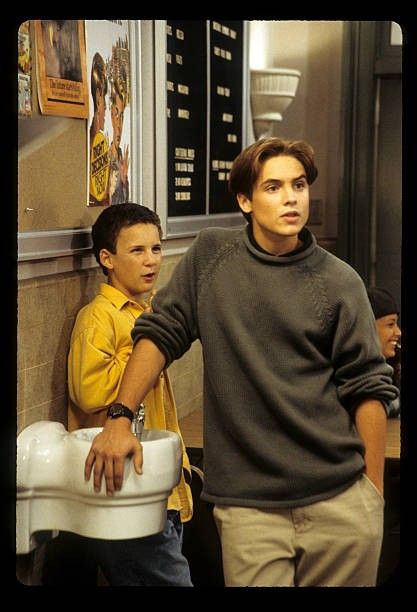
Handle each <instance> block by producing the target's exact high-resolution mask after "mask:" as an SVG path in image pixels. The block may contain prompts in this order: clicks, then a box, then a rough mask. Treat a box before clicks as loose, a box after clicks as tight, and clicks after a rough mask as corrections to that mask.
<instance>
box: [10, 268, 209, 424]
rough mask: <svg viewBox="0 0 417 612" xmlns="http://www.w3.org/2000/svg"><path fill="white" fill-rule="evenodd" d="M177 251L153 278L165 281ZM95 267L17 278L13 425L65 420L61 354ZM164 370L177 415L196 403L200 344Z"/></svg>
mask: <svg viewBox="0 0 417 612" xmlns="http://www.w3.org/2000/svg"><path fill="white" fill-rule="evenodd" d="M178 259H179V256H173V257H169V258H166V259H165V260H164V263H163V265H162V269H161V274H160V277H159V279H158V285H157V286H158V287H160V286H161V285H163V284H165V282H166V281H167V280H168V278H169V277H170V276H171V274H172V271H173V270H174V268H175V265H176V263H177V262H178ZM104 280H105V279H104V276H103V274H102V272H101V270H99V269H98V268H93V269H90V270H84V271H78V272H70V273H65V274H59V275H51V276H46V277H43V278H38V279H31V280H23V281H20V283H19V287H18V336H17V360H18V363H17V371H18V380H17V383H18V384H17V427H18V431H19V432H20V431H21V430H22V429H23V428H24V427H27V426H28V425H30V424H31V423H34V422H35V421H39V420H50V421H60V422H62V423H64V425H66V410H67V389H66V359H67V354H68V349H69V339H70V335H71V330H72V327H73V325H74V320H75V316H76V314H77V312H78V310H79V309H80V308H81V307H82V306H83V305H84V304H86V303H87V302H89V301H90V300H91V299H92V298H93V297H94V295H95V294H96V293H97V289H98V286H99V284H100V283H101V282H103V281H104ZM169 372H170V374H171V380H172V382H173V387H174V392H175V397H176V400H177V408H178V414H179V417H180V418H181V417H183V416H186V415H187V414H189V413H190V412H192V411H193V410H196V409H197V408H201V405H202V404H201V397H202V393H201V389H202V380H201V372H202V365H201V349H200V345H199V343H194V345H193V346H192V347H191V349H190V350H189V351H188V353H186V354H185V355H184V356H183V357H182V358H181V359H180V360H178V361H177V362H176V363H174V364H173V365H172V366H171V367H170V369H169Z"/></svg>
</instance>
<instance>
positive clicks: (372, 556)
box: [85, 137, 398, 586]
mask: <svg viewBox="0 0 417 612" xmlns="http://www.w3.org/2000/svg"><path fill="white" fill-rule="evenodd" d="M316 177H317V167H316V165H315V162H314V155H313V150H312V148H311V146H310V145H309V144H308V143H305V142H303V141H287V140H282V139H280V138H275V137H274V138H266V139H260V140H258V141H257V142H255V143H253V144H252V145H250V146H249V147H247V148H246V149H245V150H244V151H242V152H241V153H240V154H239V155H238V156H237V158H236V159H235V161H234V163H233V166H232V169H231V172H230V179H229V186H230V189H231V191H232V193H233V194H234V195H235V197H236V199H237V203H238V205H239V207H240V209H241V211H242V212H243V214H244V216H245V218H246V219H247V221H248V223H247V226H246V227H245V228H243V229H241V228H237V229H223V228H206V229H203V230H202V231H201V232H200V233H199V235H198V236H197V238H196V240H195V241H194V243H193V244H192V246H191V247H190V248H189V249H188V251H187V252H186V253H185V255H184V256H183V257H182V259H181V260H180V262H179V263H178V265H177V267H176V269H175V271H174V274H173V276H172V277H171V280H170V281H169V282H168V283H167V285H165V286H164V287H163V288H162V289H161V290H160V291H159V292H158V294H157V295H156V296H155V298H154V300H153V303H152V312H146V313H144V314H143V315H142V316H141V317H140V318H139V319H137V320H136V323H135V326H134V329H133V331H132V338H133V341H134V349H133V351H132V354H131V356H130V358H129V362H128V364H127V367H126V370H125V373H124V376H123V380H122V383H121V385H120V389H119V392H118V394H117V400H116V401H118V402H122V403H123V404H125V405H126V406H128V407H129V408H130V409H133V408H134V407H135V406H137V405H138V403H140V402H141V401H142V399H143V398H144V397H145V396H146V393H147V392H148V391H149V389H150V388H151V387H152V385H154V383H155V380H157V379H158V376H159V373H160V372H161V371H162V370H163V369H164V368H166V367H167V366H168V365H169V364H170V363H172V362H173V361H174V360H175V359H178V358H179V357H181V355H183V354H184V353H185V352H186V351H187V350H188V349H189V348H190V346H191V343H192V342H193V341H194V340H195V339H197V338H198V339H200V341H201V344H202V348H203V355H204V400H203V408H204V485H203V491H202V495H201V497H202V499H203V500H206V501H208V502H211V503H214V504H215V507H214V518H215V521H216V524H217V528H218V531H219V534H220V539H221V544H222V556H223V570H224V576H225V584H226V586H365V585H366V586H371V585H374V584H375V581H376V574H377V568H378V560H379V555H380V550H381V540H382V533H383V508H384V498H383V473H384V458H385V435H386V419H387V416H386V408H385V406H386V404H387V403H389V402H390V401H392V400H393V399H394V398H395V397H396V396H397V394H398V391H397V389H396V387H395V386H394V385H393V384H392V380H391V374H392V368H391V367H390V366H389V365H388V364H387V363H386V362H385V359H384V357H383V355H382V354H381V351H380V348H379V344H378V338H377V335H376V330H375V321H374V316H373V313H372V310H371V307H370V304H369V300H368V297H367V294H366V289H365V286H364V284H363V282H362V280H361V278H360V277H359V275H358V274H357V272H356V271H355V270H353V269H352V268H351V267H350V266H349V265H348V264H347V263H345V262H343V261H341V260H340V259H338V258H337V257H335V256H334V255H332V254H331V253H329V252H327V251H325V250H324V249H323V248H321V247H319V246H318V245H317V242H316V239H315V237H314V235H313V234H312V233H311V232H310V230H309V229H308V228H307V227H306V223H307V219H308V214H309V186H310V185H311V184H312V183H313V182H314V180H315V179H316ZM143 362H146V363H147V368H146V371H145V370H144V368H143V367H142V366H141V364H142V363H143ZM129 425H130V424H129V422H128V421H126V419H125V420H124V421H123V422H122V421H121V420H117V421H112V419H107V420H106V422H105V424H104V429H103V431H102V432H101V433H99V434H98V435H97V436H96V437H95V439H94V440H93V443H92V445H91V449H90V452H89V454H88V456H87V459H86V463H85V474H86V478H87V479H89V478H90V477H91V475H92V474H93V479H94V486H95V489H96V490H97V491H98V490H99V489H100V487H101V483H102V477H103V474H105V475H106V488H107V493H108V494H109V495H111V494H112V493H113V491H114V490H118V489H120V487H121V485H122V482H123V469H124V463H123V462H124V459H125V457H126V456H132V458H133V462H134V466H135V469H136V470H137V471H138V470H139V468H140V465H141V461H142V449H141V446H140V444H139V443H138V441H137V440H133V439H132V437H131V434H130V431H129ZM109 469H111V470H112V476H113V477H109Z"/></svg>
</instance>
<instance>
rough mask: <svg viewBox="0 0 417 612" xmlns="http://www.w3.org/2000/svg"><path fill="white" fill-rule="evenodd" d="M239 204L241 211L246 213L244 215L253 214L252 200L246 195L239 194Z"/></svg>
mask: <svg viewBox="0 0 417 612" xmlns="http://www.w3.org/2000/svg"><path fill="white" fill-rule="evenodd" d="M236 198H237V202H238V204H239V206H240V209H241V210H242V211H243V212H244V213H251V212H252V202H251V200H249V198H248V197H247V196H245V194H244V193H238V194H237V196H236Z"/></svg>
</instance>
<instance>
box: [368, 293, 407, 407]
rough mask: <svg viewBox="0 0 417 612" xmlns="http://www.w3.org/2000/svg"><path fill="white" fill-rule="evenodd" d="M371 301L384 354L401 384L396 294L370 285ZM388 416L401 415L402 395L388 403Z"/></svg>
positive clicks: (395, 379) (397, 384)
mask: <svg viewBox="0 0 417 612" xmlns="http://www.w3.org/2000/svg"><path fill="white" fill-rule="evenodd" d="M367 292H368V297H369V301H370V303H371V306H372V310H373V313H374V316H375V322H376V330H377V333H378V338H379V342H380V345H381V350H382V354H383V355H384V357H385V359H386V360H387V363H389V364H390V365H391V366H392V368H393V370H394V374H393V383H394V384H395V385H396V387H398V389H400V385H401V345H400V341H401V329H400V326H399V323H398V319H399V312H400V311H399V308H398V305H397V302H396V301H395V298H394V296H393V295H392V294H391V293H390V292H389V291H388V290H387V289H384V288H382V287H368V289H367ZM388 416H389V417H392V418H393V417H398V416H400V397H397V398H396V399H395V400H393V401H392V402H390V404H389V405H388Z"/></svg>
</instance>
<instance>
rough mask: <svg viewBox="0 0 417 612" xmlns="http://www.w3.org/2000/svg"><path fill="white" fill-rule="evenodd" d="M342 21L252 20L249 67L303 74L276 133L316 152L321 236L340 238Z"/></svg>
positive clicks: (318, 231) (317, 230) (314, 193)
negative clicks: (338, 227)
mask: <svg viewBox="0 0 417 612" xmlns="http://www.w3.org/2000/svg"><path fill="white" fill-rule="evenodd" d="M343 24H344V22H343V21H307V20H306V21H301V20H300V21H297V20H293V21H284V20H283V21H272V20H271V21H251V22H250V43H249V44H250V47H249V62H250V68H254V69H255V68H291V69H295V70H299V71H300V72H301V77H300V81H299V84H298V89H297V93H296V96H295V98H294V100H293V101H292V102H291V104H290V106H289V107H288V108H287V109H286V110H285V111H284V113H283V120H282V122H281V123H279V124H276V125H275V128H274V134H275V135H276V136H282V137H284V138H291V139H302V140H307V141H308V142H309V143H310V144H311V145H312V146H313V147H314V150H315V153H316V162H317V166H318V169H319V176H318V178H317V180H316V181H315V183H314V184H313V186H312V188H311V197H312V198H315V199H320V200H322V202H323V223H322V224H321V225H314V226H312V227H311V229H312V230H313V232H314V233H315V234H316V236H318V237H320V236H322V237H329V238H336V237H337V205H338V197H339V194H338V185H339V182H340V172H341V167H342V164H341V143H340V125H341V85H342V82H341V79H342V49H343Z"/></svg>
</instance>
